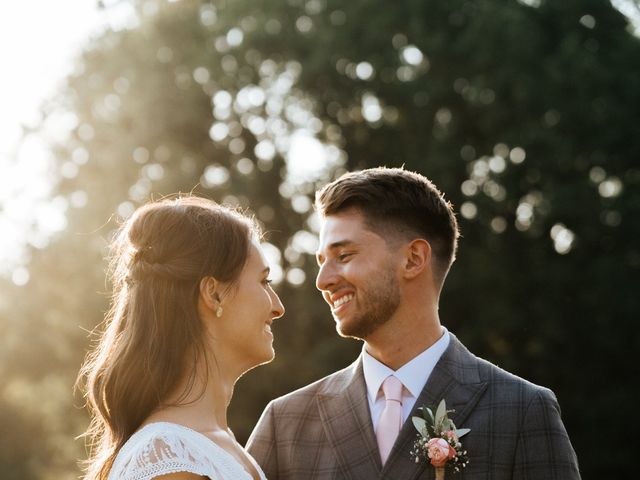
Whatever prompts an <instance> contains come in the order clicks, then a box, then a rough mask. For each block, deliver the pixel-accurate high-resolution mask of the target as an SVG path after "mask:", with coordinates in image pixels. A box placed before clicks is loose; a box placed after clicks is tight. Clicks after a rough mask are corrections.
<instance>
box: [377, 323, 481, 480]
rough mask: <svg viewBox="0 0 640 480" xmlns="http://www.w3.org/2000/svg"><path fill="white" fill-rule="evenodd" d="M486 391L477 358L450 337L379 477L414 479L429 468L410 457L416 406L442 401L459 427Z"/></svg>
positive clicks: (430, 404)
mask: <svg viewBox="0 0 640 480" xmlns="http://www.w3.org/2000/svg"><path fill="white" fill-rule="evenodd" d="M486 388H487V384H486V383H482V382H480V378H479V372H478V367H477V360H476V358H475V357H474V356H473V355H472V354H471V353H469V351H468V350H467V349H466V348H465V347H464V346H463V345H462V344H461V343H460V342H459V341H458V339H457V338H456V337H455V336H454V335H453V334H451V340H450V343H449V347H448V348H447V350H446V351H445V353H444V354H443V355H442V357H441V358H440V360H439V361H438V363H437V364H436V366H435V368H434V370H433V372H432V373H431V375H430V376H429V380H428V381H427V384H426V385H425V387H424V388H423V389H422V392H421V393H420V395H419V396H418V399H417V400H416V403H415V406H414V407H413V411H412V413H411V415H409V418H408V419H407V421H406V422H405V424H404V425H403V427H402V430H401V431H400V435H399V436H398V440H397V441H396V443H395V445H394V446H393V449H392V450H391V454H390V455H389V459H388V460H387V463H386V464H385V466H384V469H383V470H382V478H407V479H415V478H417V477H418V476H420V474H421V473H422V472H423V471H424V469H425V468H426V467H427V466H428V464H427V462H425V461H420V462H419V463H415V459H414V458H413V457H411V455H410V454H409V452H411V450H412V447H413V442H414V441H415V440H416V436H417V433H418V432H417V431H416V429H415V427H414V426H413V422H412V421H411V417H412V416H414V415H418V412H417V409H418V407H421V406H423V405H427V406H429V407H431V406H434V407H435V406H437V404H438V403H439V402H440V400H442V399H443V398H444V399H445V401H446V402H447V409H449V410H450V409H454V410H455V412H454V413H452V414H451V415H450V416H451V419H452V420H453V422H454V423H455V424H456V425H457V426H458V427H460V428H462V427H464V421H465V419H466V418H467V417H468V416H469V414H470V413H471V411H472V410H473V407H474V406H475V405H476V403H477V402H478V400H479V399H480V397H481V396H482V394H483V393H484V391H485V389H486ZM425 478H434V474H433V468H429V473H428V476H427V477H425Z"/></svg>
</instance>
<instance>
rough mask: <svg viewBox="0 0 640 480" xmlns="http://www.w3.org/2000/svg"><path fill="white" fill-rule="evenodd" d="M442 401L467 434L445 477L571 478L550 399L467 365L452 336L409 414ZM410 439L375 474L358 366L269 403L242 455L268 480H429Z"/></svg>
mask: <svg viewBox="0 0 640 480" xmlns="http://www.w3.org/2000/svg"><path fill="white" fill-rule="evenodd" d="M443 398H444V399H445V400H446V402H447V407H448V408H453V409H455V412H454V413H452V414H451V418H452V420H453V421H454V422H455V424H456V425H457V426H458V427H460V428H462V427H465V428H470V429H471V432H470V433H469V434H467V435H466V436H465V437H464V439H463V440H464V442H463V444H464V447H465V449H466V450H467V452H468V455H469V460H470V463H469V466H468V467H467V468H466V469H465V470H464V471H463V472H462V473H461V474H456V476H455V477H453V478H456V479H458V480H469V479H473V480H477V479H492V480H506V479H509V480H534V479H535V480H538V479H540V480H543V479H544V480H574V479H579V478H580V473H579V471H578V463H577V459H576V455H575V452H574V450H573V448H572V446H571V442H570V441H569V437H568V435H567V432H566V430H565V428H564V425H563V424H562V420H561V419H560V407H559V406H558V402H557V401H556V398H555V396H554V394H553V392H551V390H548V389H546V388H543V387H539V386H537V385H534V384H532V383H529V382H527V381H526V380H523V379H521V378H518V377H516V376H514V375H511V374H510V373H508V372H505V371H504V370H501V369H500V368H498V367H496V366H495V365H493V364H491V363H489V362H487V361H485V360H482V359H480V358H478V357H476V356H474V355H473V354H471V353H470V352H469V351H468V350H467V349H466V348H465V347H464V346H463V345H462V343H460V341H458V340H457V339H456V337H455V336H453V335H451V342H450V344H449V347H448V348H447V350H446V351H445V353H444V354H443V356H442V357H441V359H440V361H439V362H438V364H437V365H436V367H435V369H434V370H433V372H432V373H431V376H430V377H429V380H428V381H427V384H426V385H425V387H424V389H423V391H422V393H421V394H420V396H419V397H418V399H417V401H416V407H415V408H417V407H419V406H422V405H424V404H426V405H436V404H437V403H439V402H440V400H441V399H443ZM414 414H415V413H414ZM412 415H413V414H412ZM416 435H417V432H416V430H415V428H414V426H413V424H412V422H411V421H407V422H405V424H404V426H403V427H402V430H401V432H400V435H399V436H398V439H397V440H396V443H395V445H394V447H393V449H392V451H391V454H390V456H389V459H388V460H387V463H386V464H385V466H384V468H382V466H381V462H380V456H379V454H378V448H377V444H376V439H375V435H374V432H373V427H372V425H371V417H370V414H369V404H368V402H367V393H366V386H365V381H364V375H363V373H362V361H361V359H360V358H358V359H357V360H356V362H355V363H353V364H352V365H351V366H349V367H347V368H345V369H344V370H341V371H339V372H336V373H334V374H332V375H329V376H328V377H325V378H323V379H321V380H319V381H317V382H315V383H313V384H311V385H308V386H307V387H304V388H302V389H300V390H297V391H295V392H292V393H290V394H288V395H285V396H284V397H281V398H278V399H276V400H273V401H272V402H271V403H269V405H267V408H266V409H265V411H264V412H263V414H262V416H261V418H260V420H259V422H258V424H257V425H256V427H255V429H254V431H253V433H252V434H251V437H250V438H249V442H248V444H247V448H248V450H249V453H251V455H253V457H254V458H255V459H256V460H257V462H258V463H259V464H260V466H261V467H262V469H263V470H264V472H265V474H266V476H267V478H268V479H269V480H311V479H317V480H329V479H352V480H360V479H361V480H371V479H408V480H418V479H425V480H426V479H434V478H435V474H434V469H433V467H431V466H430V465H428V464H427V463H426V462H420V463H415V461H414V459H413V458H411V455H410V454H409V452H410V451H411V448H412V444H413V442H414V440H415V439H416Z"/></svg>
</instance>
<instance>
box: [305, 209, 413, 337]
mask: <svg viewBox="0 0 640 480" xmlns="http://www.w3.org/2000/svg"><path fill="white" fill-rule="evenodd" d="M317 260H318V265H319V266H320V270H319V272H318V276H317V278H316V287H317V288H318V290H320V291H321V292H322V296H323V297H324V299H325V301H326V302H327V303H328V304H329V306H330V307H331V313H332V314H333V318H334V319H335V321H336V329H337V330H338V333H339V334H340V335H342V336H344V337H354V338H359V339H363V340H366V338H367V337H368V336H369V335H371V334H372V333H373V332H375V331H376V330H377V329H378V328H379V327H380V326H381V325H384V324H385V323H387V322H388V321H389V319H390V318H391V317H392V316H393V314H394V313H395V311H396V310H397V308H398V306H399V305H400V285H399V281H398V268H399V266H400V260H401V259H400V257H399V254H398V252H396V251H393V250H392V249H390V248H389V246H388V245H387V242H385V240H384V239H383V238H382V237H380V236H378V235H377V234H376V233H374V232H372V231H371V230H369V229H368V228H367V225H366V224H365V221H364V217H363V216H362V214H361V213H360V212H359V211H358V210H355V209H349V210H346V211H344V212H340V213H338V214H335V215H330V216H328V217H326V218H325V219H324V222H323V224H322V229H321V231H320V246H319V249H318V252H317Z"/></svg>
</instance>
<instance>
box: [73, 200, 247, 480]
mask: <svg viewBox="0 0 640 480" xmlns="http://www.w3.org/2000/svg"><path fill="white" fill-rule="evenodd" d="M254 235H255V236H258V235H259V232H258V227H257V225H256V224H255V223H254V222H253V221H252V220H251V219H249V218H247V217H245V216H244V215H242V214H240V213H238V212H236V211H233V210H230V209H228V208H226V207H223V206H220V205H218V204H216V203H214V202H212V201H209V200H205V199H203V198H199V197H193V196H191V197H183V198H177V199H171V200H169V199H165V200H161V201H158V202H153V203H149V204H146V205H144V206H142V207H140V208H139V209H138V210H136V212H135V213H134V214H133V215H132V216H131V217H130V218H129V219H128V220H127V221H126V222H125V223H124V224H123V225H122V227H121V228H120V230H119V231H118V233H117V235H116V237H115V240H114V241H113V243H112V247H111V255H110V269H109V279H110V281H111V284H112V287H113V298H112V305H111V309H110V310H109V312H108V313H107V315H106V318H105V325H104V331H103V333H102V335H101V338H100V341H99V342H98V344H97V345H96V348H95V349H94V350H93V351H92V352H90V353H89V355H88V356H87V360H86V361H85V364H84V365H83V367H82V369H81V371H80V375H79V383H81V385H82V387H83V389H84V391H85V397H86V400H87V405H88V408H89V410H90V412H91V414H92V423H91V426H90V427H89V430H88V431H87V433H86V435H87V437H88V438H89V444H90V448H91V455H90V459H89V460H88V462H87V469H86V470H87V471H86V476H85V478H86V479H88V480H106V478H107V476H108V474H109V470H110V469H111V467H112V464H113V460H114V458H115V456H116V454H117V452H118V450H119V449H120V448H121V447H122V446H123V445H124V443H125V442H126V441H127V439H128V438H129V437H130V436H131V435H132V434H133V433H134V432H135V431H136V430H137V429H138V428H139V427H140V425H141V424H142V422H143V421H144V420H145V419H146V418H147V417H148V416H149V415H150V414H151V413H152V412H153V410H155V409H156V408H157V407H158V406H159V405H160V404H161V403H162V402H163V401H164V400H165V399H166V398H167V395H168V394H169V393H170V392H172V390H174V389H175V388H176V387H177V385H178V382H179V381H180V379H182V378H184V375H189V377H188V378H189V379H190V382H188V383H189V384H190V385H192V384H193V380H194V378H195V375H196V371H195V366H196V365H197V364H198V363H199V362H201V361H202V360H204V362H205V365H207V363H206V358H207V357H206V353H205V338H204V337H205V334H204V331H203V326H202V322H201V320H200V317H199V315H198V308H197V305H198V295H199V285H200V280H201V279H202V278H204V277H206V276H212V277H214V278H215V279H217V280H219V281H221V282H225V283H229V284H233V282H234V281H235V280H237V279H238V277H239V275H240V272H241V271H242V269H243V267H244V265H245V263H246V261H247V257H248V255H249V249H250V244H251V239H252V237H253V236H254ZM207 368H208V366H207ZM187 393H188V392H182V394H183V396H185V395H186V394H187Z"/></svg>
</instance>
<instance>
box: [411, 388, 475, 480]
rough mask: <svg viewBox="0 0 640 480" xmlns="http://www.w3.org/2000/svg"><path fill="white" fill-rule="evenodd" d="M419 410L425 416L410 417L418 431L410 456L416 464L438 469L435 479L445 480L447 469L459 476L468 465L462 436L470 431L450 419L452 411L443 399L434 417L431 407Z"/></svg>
mask: <svg viewBox="0 0 640 480" xmlns="http://www.w3.org/2000/svg"><path fill="white" fill-rule="evenodd" d="M419 410H420V411H421V413H422V417H411V420H412V421H413V425H414V426H415V427H416V430H418V438H417V439H416V441H415V443H414V444H413V450H412V451H411V455H412V456H414V457H415V460H416V463H418V462H419V461H420V460H421V459H423V460H425V461H428V462H429V463H430V464H431V465H433V467H434V468H435V469H436V480H444V474H445V468H446V469H448V470H450V471H452V472H453V473H457V472H459V471H460V470H462V469H463V468H465V467H466V466H467V464H468V463H469V459H468V458H467V451H466V450H463V449H462V443H460V437H462V436H463V435H466V434H467V433H469V432H470V431H471V430H469V429H468V428H456V426H455V425H454V424H453V422H452V421H451V419H450V418H449V412H453V410H447V405H446V403H445V401H444V400H442V401H441V402H440V404H439V405H438V408H437V409H436V413H435V415H434V413H433V411H432V410H431V409H430V408H428V407H421V408H419Z"/></svg>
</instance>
